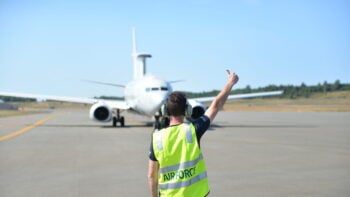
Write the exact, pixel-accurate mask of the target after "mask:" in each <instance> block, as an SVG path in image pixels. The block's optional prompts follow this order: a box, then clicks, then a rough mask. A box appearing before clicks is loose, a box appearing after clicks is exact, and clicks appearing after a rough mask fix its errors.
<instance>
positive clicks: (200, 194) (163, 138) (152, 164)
mask: <svg viewBox="0 0 350 197" xmlns="http://www.w3.org/2000/svg"><path fill="white" fill-rule="evenodd" d="M227 72H228V81H227V83H226V85H225V86H224V88H223V89H222V90H221V91H220V93H219V94H218V95H217V96H216V98H215V99H214V100H213V102H212V103H211V105H210V106H209V108H208V109H207V111H206V112H205V114H204V115H203V116H201V117H200V118H198V119H197V120H194V121H193V122H192V123H190V124H185V123H184V118H185V114H186V111H189V110H191V108H190V106H189V104H188V103H187V99H186V96H185V95H184V94H183V93H181V92H173V93H171V94H170V95H169V97H168V99H167V102H166V105H165V106H166V109H165V112H166V113H168V115H169V119H170V125H169V127H168V128H165V129H162V130H159V131H155V132H154V133H153V136H152V143H151V147H150V155H149V158H150V160H149V164H148V185H149V190H150V192H151V196H152V197H156V196H158V194H159V195H160V196H161V197H165V196H166V197H167V196H179V197H180V196H183V197H186V196H191V197H204V196H207V195H208V194H209V185H208V178H207V173H206V167H205V163H204V160H203V156H202V153H201V151H200V138H201V137H202V135H203V134H204V133H205V131H206V130H207V129H208V128H209V126H210V123H211V122H213V120H214V118H215V116H216V114H217V113H218V111H219V110H220V109H221V108H222V107H223V106H224V104H225V102H226V100H227V97H228V95H229V93H230V92H231V89H232V87H233V86H234V85H235V84H236V83H237V82H238V76H237V75H236V74H235V73H230V72H229V71H227Z"/></svg>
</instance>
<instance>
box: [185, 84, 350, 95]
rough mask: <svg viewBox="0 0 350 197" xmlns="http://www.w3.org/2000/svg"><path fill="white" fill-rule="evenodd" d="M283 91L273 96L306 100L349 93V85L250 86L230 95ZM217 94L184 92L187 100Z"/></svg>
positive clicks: (236, 90)
mask: <svg viewBox="0 0 350 197" xmlns="http://www.w3.org/2000/svg"><path fill="white" fill-rule="evenodd" d="M276 90H283V94H281V95H279V96H274V97H276V98H288V99H296V98H308V97H310V96H311V95H312V94H314V93H327V92H335V91H349V90H350V84H347V83H341V82H340V80H336V81H335V82H334V83H328V82H327V81H324V82H323V83H322V84H321V83H318V84H317V85H306V84H305V83H301V85H268V86H266V87H259V88H251V87H250V85H247V86H246V87H245V88H240V89H235V90H233V91H232V92H231V93H232V94H247V93H257V92H267V91H276ZM218 93H219V90H212V91H209V92H201V93H192V92H186V94H187V96H188V97H189V98H196V97H209V96H215V95H217V94H218Z"/></svg>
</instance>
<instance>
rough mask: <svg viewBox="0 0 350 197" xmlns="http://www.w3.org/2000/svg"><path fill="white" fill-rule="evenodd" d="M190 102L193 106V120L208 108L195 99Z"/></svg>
mask: <svg viewBox="0 0 350 197" xmlns="http://www.w3.org/2000/svg"><path fill="white" fill-rule="evenodd" d="M189 104H190V105H191V106H192V115H191V118H190V119H191V120H195V119H197V118H199V117H201V116H202V115H203V114H204V112H205V111H206V110H207V107H206V106H205V105H203V104H202V103H200V102H197V101H195V100H189Z"/></svg>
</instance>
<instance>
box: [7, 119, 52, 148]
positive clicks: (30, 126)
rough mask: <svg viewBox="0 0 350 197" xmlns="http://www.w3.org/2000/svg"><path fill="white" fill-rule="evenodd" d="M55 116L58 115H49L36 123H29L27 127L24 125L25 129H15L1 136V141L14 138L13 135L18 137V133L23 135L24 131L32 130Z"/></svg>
mask: <svg viewBox="0 0 350 197" xmlns="http://www.w3.org/2000/svg"><path fill="white" fill-rule="evenodd" d="M55 117H57V115H54V116H49V117H46V118H43V119H41V120H39V121H38V122H36V123H34V124H32V125H29V126H27V127H24V128H23V129H20V130H18V131H14V132H12V133H9V134H7V135H4V136H1V137H0V142H1V141H4V140H8V139H10V138H13V137H16V136H18V135H21V134H23V133H25V132H27V131H29V130H31V129H34V128H35V127H37V126H40V125H42V124H44V123H45V122H47V121H49V120H51V119H53V118H55Z"/></svg>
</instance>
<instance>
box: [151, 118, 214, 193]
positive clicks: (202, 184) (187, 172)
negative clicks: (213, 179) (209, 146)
mask: <svg viewBox="0 0 350 197" xmlns="http://www.w3.org/2000/svg"><path fill="white" fill-rule="evenodd" d="M153 150H154V155H155V157H156V158H157V160H158V162H159V176H158V186H159V192H160V196H161V197H168V196H172V197H173V196H179V197H180V196H181V197H186V196H191V197H193V196H194V197H202V196H205V195H207V194H208V193H209V185H208V178H207V170H206V167H205V163H204V160H203V156H202V153H201V150H200V149H199V145H198V142H197V136H196V132H195V129H194V126H193V125H192V124H181V125H178V126H172V127H168V128H166V129H162V130H159V131H155V132H154V133H153Z"/></svg>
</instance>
